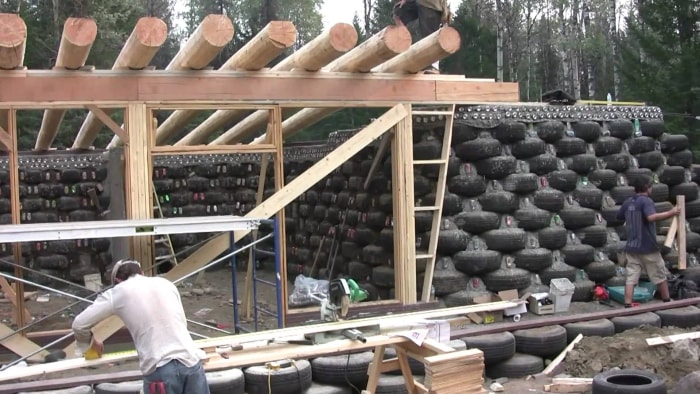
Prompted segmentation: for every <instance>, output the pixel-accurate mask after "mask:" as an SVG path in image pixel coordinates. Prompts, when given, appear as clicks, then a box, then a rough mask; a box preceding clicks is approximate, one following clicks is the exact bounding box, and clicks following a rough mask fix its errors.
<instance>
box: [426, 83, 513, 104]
mask: <svg viewBox="0 0 700 394" xmlns="http://www.w3.org/2000/svg"><path fill="white" fill-rule="evenodd" d="M467 97H469V98H467ZM435 98H436V100H437V101H442V102H452V103H463V102H464V100H467V101H471V102H473V103H480V102H506V101H510V102H518V101H519V100H520V93H519V89H518V86H517V84H513V83H508V82H473V83H471V84H454V83H451V82H450V81H440V80H438V81H435Z"/></svg>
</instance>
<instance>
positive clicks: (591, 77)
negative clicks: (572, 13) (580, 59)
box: [582, 0, 595, 100]
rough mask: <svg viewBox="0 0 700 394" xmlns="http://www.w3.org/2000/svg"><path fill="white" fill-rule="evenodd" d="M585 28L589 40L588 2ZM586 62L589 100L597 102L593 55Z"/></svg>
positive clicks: (585, 12)
mask: <svg viewBox="0 0 700 394" xmlns="http://www.w3.org/2000/svg"><path fill="white" fill-rule="evenodd" d="M582 8H583V27H584V30H585V32H584V34H585V36H584V38H588V37H589V36H590V34H591V9H590V7H589V5H588V1H587V0H584V1H583V5H582ZM585 62H586V77H587V78H586V79H587V81H586V82H587V85H588V98H589V99H591V100H595V70H594V69H593V57H592V56H591V55H588V54H587V55H586V56H585Z"/></svg>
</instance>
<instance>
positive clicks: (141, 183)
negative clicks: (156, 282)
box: [124, 104, 155, 275]
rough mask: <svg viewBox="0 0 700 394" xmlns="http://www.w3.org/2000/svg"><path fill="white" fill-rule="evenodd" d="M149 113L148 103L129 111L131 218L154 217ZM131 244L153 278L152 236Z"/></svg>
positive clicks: (127, 157) (127, 160)
mask: <svg viewBox="0 0 700 394" xmlns="http://www.w3.org/2000/svg"><path fill="white" fill-rule="evenodd" d="M150 112H151V111H149V110H148V109H147V108H146V105H145V104H129V106H128V107H127V109H126V114H127V116H126V118H127V119H126V124H127V130H128V133H129V134H128V135H129V142H128V143H127V144H126V146H125V149H124V158H125V163H126V167H125V168H126V171H125V176H126V186H127V190H126V196H127V199H126V200H127V201H126V215H127V218H128V219H152V218H153V193H152V189H151V179H152V178H151V177H152V174H153V170H152V161H151V138H150V133H151V126H152V123H151V121H150V119H151V113H150ZM129 241H130V245H131V253H132V257H133V258H134V259H136V260H137V261H139V262H140V263H141V267H142V268H143V272H144V273H145V274H146V275H154V274H155V272H154V271H153V269H152V266H153V240H152V237H133V238H131V239H130V240H129Z"/></svg>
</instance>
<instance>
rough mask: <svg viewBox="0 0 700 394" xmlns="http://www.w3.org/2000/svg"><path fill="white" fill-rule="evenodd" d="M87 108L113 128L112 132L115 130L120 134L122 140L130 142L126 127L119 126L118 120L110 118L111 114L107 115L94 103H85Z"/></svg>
mask: <svg viewBox="0 0 700 394" xmlns="http://www.w3.org/2000/svg"><path fill="white" fill-rule="evenodd" d="M85 108H87V109H88V110H89V111H90V112H92V114H93V115H94V116H96V117H97V119H99V120H100V122H102V123H103V124H104V125H105V126H107V127H108V128H109V129H110V130H112V132H114V134H116V135H117V136H119V138H121V139H122V141H126V142H129V137H128V135H127V133H126V131H125V130H124V129H122V127H121V126H119V125H118V124H117V122H115V121H114V120H112V118H110V117H109V115H107V113H106V112H105V111H103V110H102V109H100V108H99V107H98V106H96V105H92V104H87V105H85Z"/></svg>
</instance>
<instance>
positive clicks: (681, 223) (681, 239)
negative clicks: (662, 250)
mask: <svg viewBox="0 0 700 394" xmlns="http://www.w3.org/2000/svg"><path fill="white" fill-rule="evenodd" d="M676 205H678V206H679V207H680V208H681V213H680V215H678V269H679V270H684V269H686V267H687V261H688V260H687V257H688V253H687V250H686V242H685V240H686V238H685V230H686V228H685V196H683V195H680V196H676Z"/></svg>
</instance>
